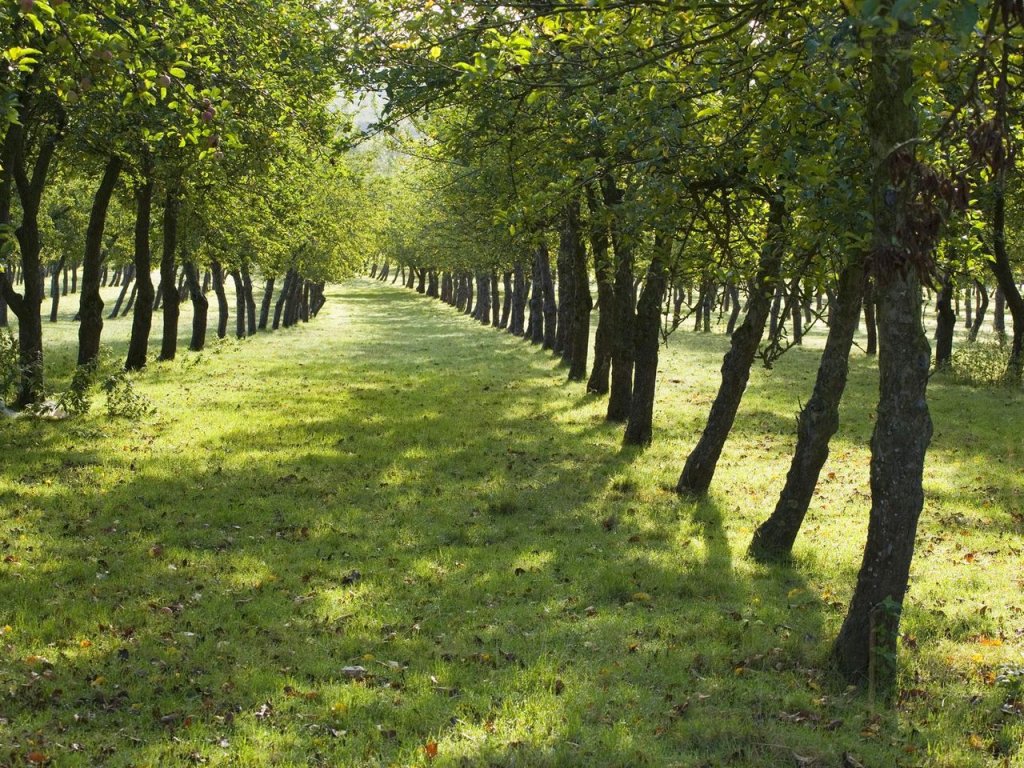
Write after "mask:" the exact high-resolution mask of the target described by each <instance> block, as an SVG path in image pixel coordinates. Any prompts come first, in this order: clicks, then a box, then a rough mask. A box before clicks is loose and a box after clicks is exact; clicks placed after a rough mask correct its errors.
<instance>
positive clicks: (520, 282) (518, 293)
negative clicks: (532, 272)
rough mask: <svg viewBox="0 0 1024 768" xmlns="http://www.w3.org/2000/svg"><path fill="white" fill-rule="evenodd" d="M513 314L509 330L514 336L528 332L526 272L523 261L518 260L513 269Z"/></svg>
mask: <svg viewBox="0 0 1024 768" xmlns="http://www.w3.org/2000/svg"><path fill="white" fill-rule="evenodd" d="M512 276H513V283H512V314H511V316H510V318H509V325H508V330H509V333H511V334H512V335H513V336H522V335H523V334H524V333H525V332H526V295H527V288H526V274H525V273H524V271H523V264H522V262H519V261H517V262H516V263H515V264H514V265H513V269H512Z"/></svg>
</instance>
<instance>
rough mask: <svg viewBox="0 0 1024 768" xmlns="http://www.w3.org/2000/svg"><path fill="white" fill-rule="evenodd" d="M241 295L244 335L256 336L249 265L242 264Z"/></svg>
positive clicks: (254, 303) (254, 307) (254, 308)
mask: <svg viewBox="0 0 1024 768" xmlns="http://www.w3.org/2000/svg"><path fill="white" fill-rule="evenodd" d="M242 293H243V296H244V298H245V319H246V335H248V336H255V335H256V298H255V297H254V296H253V295H252V275H250V274H249V265H248V264H244V263H243V264H242Z"/></svg>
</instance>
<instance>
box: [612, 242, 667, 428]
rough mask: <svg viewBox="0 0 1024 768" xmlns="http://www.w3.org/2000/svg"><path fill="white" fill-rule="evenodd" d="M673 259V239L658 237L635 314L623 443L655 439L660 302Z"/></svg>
mask: <svg viewBox="0 0 1024 768" xmlns="http://www.w3.org/2000/svg"><path fill="white" fill-rule="evenodd" d="M671 255H672V238H671V237H667V236H665V235H658V237H657V241H656V242H655V244H654V254H653V256H652V258H651V264H650V266H649V267H648V269H647V280H646V281H644V289H643V292H642V293H641V294H640V301H639V302H638V303H637V312H636V349H635V352H634V374H633V400H632V402H631V403H630V409H629V421H627V422H626V433H625V436H624V438H623V443H624V444H626V445H650V444H651V439H652V437H653V428H652V421H653V418H654V390H655V385H656V382H657V379H658V345H659V344H660V343H661V302H662V301H663V300H664V298H665V284H666V274H665V272H666V269H667V267H668V261H669V259H670V258H671Z"/></svg>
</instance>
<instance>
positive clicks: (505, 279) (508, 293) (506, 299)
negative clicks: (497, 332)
mask: <svg viewBox="0 0 1024 768" xmlns="http://www.w3.org/2000/svg"><path fill="white" fill-rule="evenodd" d="M501 279H502V286H503V288H504V295H503V296H502V306H501V319H500V320H499V321H498V327H499V328H501V329H502V330H505V329H506V328H508V321H509V318H510V317H511V316H512V273H511V272H508V271H506V272H505V273H503V274H502V276H501Z"/></svg>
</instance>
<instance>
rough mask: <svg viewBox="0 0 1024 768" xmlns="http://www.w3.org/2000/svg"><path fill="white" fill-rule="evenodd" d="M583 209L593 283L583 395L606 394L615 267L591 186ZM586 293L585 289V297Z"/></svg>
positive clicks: (599, 208) (596, 199)
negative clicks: (589, 361)
mask: <svg viewBox="0 0 1024 768" xmlns="http://www.w3.org/2000/svg"><path fill="white" fill-rule="evenodd" d="M586 196H587V209H588V210H589V212H590V224H589V235H590V250H591V251H592V252H593V254H594V278H595V280H596V282H597V303H598V306H599V307H600V311H599V313H598V316H597V330H596V331H595V333H594V366H593V368H591V371H590V378H589V379H588V380H587V392H592V393H593V394H595V395H605V394H607V393H608V377H609V375H610V373H611V365H612V346H611V345H612V337H613V335H614V333H613V326H614V322H615V321H614V306H615V264H614V262H613V261H612V259H611V255H610V253H609V250H608V248H609V244H608V228H607V226H605V225H604V224H603V223H601V221H600V219H601V204H600V202H598V197H597V195H596V194H595V193H594V191H593V189H592V188H591V187H589V186H588V187H587V189H586ZM589 293H590V291H589V289H588V291H587V294H588V295H589Z"/></svg>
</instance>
